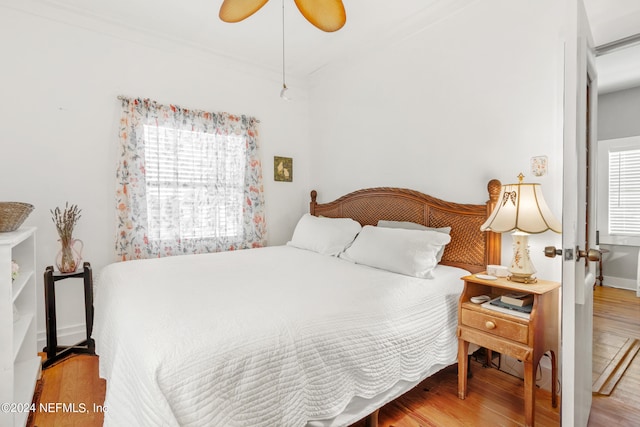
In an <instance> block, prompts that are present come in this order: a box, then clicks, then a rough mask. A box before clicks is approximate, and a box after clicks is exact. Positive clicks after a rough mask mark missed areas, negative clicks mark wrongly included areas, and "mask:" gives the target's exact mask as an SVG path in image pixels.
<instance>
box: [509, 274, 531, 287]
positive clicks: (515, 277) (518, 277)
mask: <svg viewBox="0 0 640 427" xmlns="http://www.w3.org/2000/svg"><path fill="white" fill-rule="evenodd" d="M507 279H508V280H510V281H512V282H518V283H524V284H527V285H528V284H530V283H536V282H537V281H538V278H537V277H532V276H531V275H530V274H526V275H525V274H511V275H510V276H508V277H507Z"/></svg>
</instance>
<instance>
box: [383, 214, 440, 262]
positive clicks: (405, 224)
mask: <svg viewBox="0 0 640 427" xmlns="http://www.w3.org/2000/svg"><path fill="white" fill-rule="evenodd" d="M378 227H387V228H405V229H407V230H433V231H439V232H440V233H446V234H451V227H438V228H433V227H427V226H426V225H422V224H418V223H417V222H411V221H385V220H383V219H381V220H380V221H378ZM442 254H444V246H443V247H442V248H440V250H439V251H438V253H437V254H436V259H437V260H438V262H440V261H441V260H442Z"/></svg>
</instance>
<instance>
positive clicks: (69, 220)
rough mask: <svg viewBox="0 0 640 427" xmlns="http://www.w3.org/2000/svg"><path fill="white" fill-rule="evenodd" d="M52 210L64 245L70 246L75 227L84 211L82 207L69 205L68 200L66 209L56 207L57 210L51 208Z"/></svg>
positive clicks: (53, 218) (54, 221)
mask: <svg viewBox="0 0 640 427" xmlns="http://www.w3.org/2000/svg"><path fill="white" fill-rule="evenodd" d="M50 212H51V215H53V217H52V218H51V219H52V220H53V223H54V224H55V225H56V229H57V230H58V235H59V236H60V242H61V243H62V246H68V245H69V243H71V239H72V238H73V237H72V235H73V229H74V228H75V226H76V223H77V222H78V220H79V219H80V217H81V215H80V212H82V209H79V208H78V206H77V205H71V206H69V202H67V203H66V204H65V207H64V211H61V210H60V208H59V207H56V208H55V210H51V211H50Z"/></svg>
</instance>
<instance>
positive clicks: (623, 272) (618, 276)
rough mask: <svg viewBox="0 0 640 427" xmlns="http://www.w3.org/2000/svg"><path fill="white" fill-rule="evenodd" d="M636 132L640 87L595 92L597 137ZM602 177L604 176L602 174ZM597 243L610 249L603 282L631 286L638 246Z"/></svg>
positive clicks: (639, 129)
mask: <svg viewBox="0 0 640 427" xmlns="http://www.w3.org/2000/svg"><path fill="white" fill-rule="evenodd" d="M637 135H640V87H634V88H630V89H626V90H620V91H616V92H609V93H606V94H602V95H599V96H598V140H600V141H602V140H607V139H616V138H626V137H630V136H637ZM598 179H602V177H599V178H598ZM604 179H605V180H606V177H605V178H604ZM601 247H602V248H605V249H609V250H610V251H611V252H610V253H608V254H606V255H604V256H603V261H602V269H603V271H604V275H605V279H604V284H605V285H607V286H613V287H616V288H626V289H634V290H635V289H636V287H637V283H638V282H637V275H638V273H637V272H638V251H639V250H640V248H638V247H635V246H620V245H601Z"/></svg>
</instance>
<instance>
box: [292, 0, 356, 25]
mask: <svg viewBox="0 0 640 427" xmlns="http://www.w3.org/2000/svg"><path fill="white" fill-rule="evenodd" d="M294 1H295V3H296V6H298V10H299V11H300V13H302V16H304V17H305V19H306V20H307V21H309V22H310V23H311V24H312V25H314V26H315V27H317V28H319V29H321V30H322V31H326V32H328V33H332V32H334V31H338V30H339V29H340V28H342V27H343V26H344V24H345V23H346V22H347V12H346V11H345V10H344V4H342V0H294Z"/></svg>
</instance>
